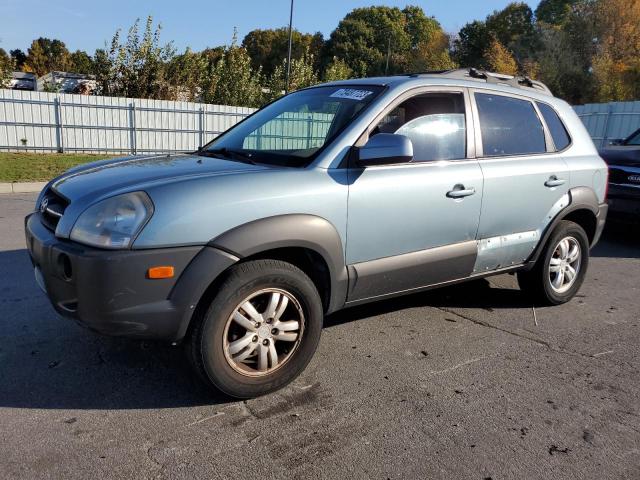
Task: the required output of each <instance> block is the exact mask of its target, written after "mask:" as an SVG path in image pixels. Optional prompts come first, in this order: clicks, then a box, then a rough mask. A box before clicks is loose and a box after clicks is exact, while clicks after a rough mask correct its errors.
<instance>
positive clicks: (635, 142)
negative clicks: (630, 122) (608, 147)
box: [626, 131, 640, 145]
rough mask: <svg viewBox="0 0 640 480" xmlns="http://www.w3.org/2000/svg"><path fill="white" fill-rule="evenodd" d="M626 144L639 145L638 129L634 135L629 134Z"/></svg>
mask: <svg viewBox="0 0 640 480" xmlns="http://www.w3.org/2000/svg"><path fill="white" fill-rule="evenodd" d="M626 144H627V145H640V131H638V132H637V133H636V134H635V135H633V136H631V137H630V138H629V139H628V140H627V141H626Z"/></svg>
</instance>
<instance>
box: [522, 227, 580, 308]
mask: <svg viewBox="0 0 640 480" xmlns="http://www.w3.org/2000/svg"><path fill="white" fill-rule="evenodd" d="M561 242H566V243H563V245H564V246H561V245H560V243H561ZM576 248H577V254H578V258H577V260H575V261H573V262H571V260H572V259H573V255H575V253H573V254H572V252H574V249H576ZM563 255H565V257H564V258H563ZM552 263H553V265H552ZM588 266H589V239H588V237H587V234H586V233H585V231H584V229H583V228H582V227H581V226H580V225H578V224H577V223H574V222H570V221H568V220H562V221H561V222H560V223H559V224H558V226H557V227H556V228H555V229H554V231H553V233H552V234H551V236H550V237H549V240H548V241H547V243H546V245H545V247H544V249H543V250H542V253H541V254H540V257H539V258H538V261H537V262H536V264H535V266H534V267H533V268H532V269H531V270H529V271H523V272H518V284H519V286H520V289H521V290H522V291H524V292H525V293H527V294H528V295H530V296H531V298H532V299H533V300H534V301H535V302H538V303H540V304H542V305H560V304H563V303H566V302H568V301H569V300H571V299H572V298H573V297H574V296H575V294H576V293H578V290H580V287H581V286H582V282H583V281H584V277H585V275H586V273H587V268H588ZM568 267H569V268H572V269H573V271H575V275H572V274H571V270H570V269H569V268H568ZM560 270H562V278H560V275H561V274H560V273H559V272H560ZM565 275H566V276H565ZM567 279H570V280H567Z"/></svg>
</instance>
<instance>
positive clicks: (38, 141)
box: [0, 89, 277, 154]
mask: <svg viewBox="0 0 640 480" xmlns="http://www.w3.org/2000/svg"><path fill="white" fill-rule="evenodd" d="M253 111H254V109H252V108H244V107H233V106H222V105H208V104H200V103H192V102H170V101H164V100H144V99H133V98H116V97H98V96H85V95H68V94H55V93H45V92H25V91H18V90H6V89H0V150H5V151H6V150H8V151H49V152H87V153H132V154H136V153H161V152H184V151H193V150H196V149H197V148H198V147H199V146H201V145H203V144H205V143H206V142H208V141H209V140H211V139H212V138H214V137H215V136H217V135H218V134H220V133H221V132H223V131H225V130H227V129H228V128H229V127H231V126H233V125H234V124H235V123H237V122H238V121H240V120H241V119H243V118H244V117H246V116H247V115H249V114H250V113H251V112H253ZM276 133H277V132H276Z"/></svg>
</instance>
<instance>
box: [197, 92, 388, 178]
mask: <svg viewBox="0 0 640 480" xmlns="http://www.w3.org/2000/svg"><path fill="white" fill-rule="evenodd" d="M381 90H382V88H381V87H376V86H368V85H367V86H333V87H329V86H327V87H316V88H310V89H307V90H300V91H298V92H295V93H292V94H290V95H287V96H285V97H283V98H281V99H280V100H278V101H276V102H273V103H271V104H270V105H267V106H266V107H265V108H263V109H262V110H260V111H258V112H256V113H255V114H254V115H252V116H251V117H249V118H247V119H246V120H245V121H243V122H241V123H239V124H238V125H237V126H235V127H234V128H232V129H231V130H228V131H227V132H226V133H224V134H222V135H221V136H219V137H218V138H216V139H215V140H214V141H212V142H211V143H209V144H208V145H206V146H205V147H204V148H203V149H202V151H201V153H202V154H205V155H206V154H219V155H227V156H229V157H235V158H239V157H240V156H241V157H240V158H244V159H246V160H250V161H252V162H256V163H267V164H277V165H285V166H291V167H302V166H306V165H308V164H309V163H310V162H311V160H312V159H313V158H314V157H315V156H316V155H317V154H318V153H319V152H320V150H322V148H323V147H324V146H325V145H328V144H329V143H330V142H331V141H332V140H333V139H334V138H335V137H336V136H337V135H338V134H339V133H340V132H341V131H342V130H343V129H344V128H345V127H346V126H347V125H348V124H349V123H350V122H351V121H352V120H353V119H354V118H355V117H356V116H357V115H358V114H359V113H360V112H362V110H364V108H365V107H366V106H367V105H369V104H370V103H371V101H372V100H373V99H374V98H375V97H376V96H377V95H378V94H379V93H380V91H381Z"/></svg>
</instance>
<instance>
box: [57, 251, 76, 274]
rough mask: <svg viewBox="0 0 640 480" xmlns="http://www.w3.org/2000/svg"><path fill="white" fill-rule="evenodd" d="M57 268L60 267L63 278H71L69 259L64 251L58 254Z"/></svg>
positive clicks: (71, 271) (71, 269)
mask: <svg viewBox="0 0 640 480" xmlns="http://www.w3.org/2000/svg"><path fill="white" fill-rule="evenodd" d="M58 268H59V269H60V273H62V278H64V279H65V280H71V279H72V278H73V267H72V266H71V259H70V258H69V256H68V255H67V254H66V253H61V254H60V255H59V256H58Z"/></svg>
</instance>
